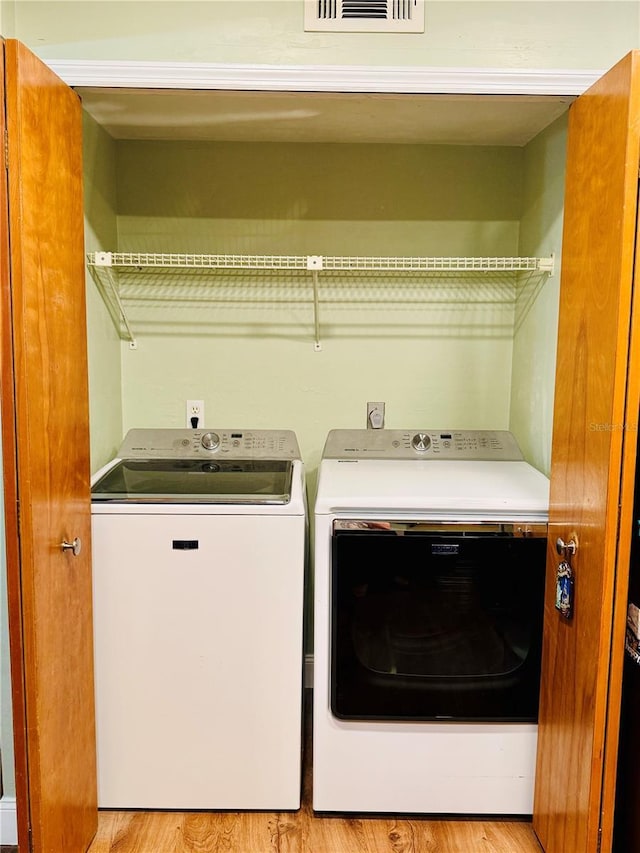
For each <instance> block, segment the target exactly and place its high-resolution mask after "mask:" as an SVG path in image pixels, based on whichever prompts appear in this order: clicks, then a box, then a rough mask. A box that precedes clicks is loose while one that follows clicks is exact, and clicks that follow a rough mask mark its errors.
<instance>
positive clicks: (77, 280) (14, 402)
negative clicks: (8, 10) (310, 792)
mask: <svg viewBox="0 0 640 853" xmlns="http://www.w3.org/2000/svg"><path fill="white" fill-rule="evenodd" d="M1 44H2V65H3V68H2V71H3V73H2V75H1V78H2V81H3V82H2V86H3V95H4V98H3V104H4V105H3V111H2V116H3V118H2V131H3V138H4V139H5V142H6V144H5V145H3V153H2V160H3V162H2V167H3V168H2V173H1V181H2V190H1V192H2V206H1V211H2V213H1V215H2V228H1V233H2V237H1V240H2V243H1V247H0V248H1V252H0V258H1V260H0V272H1V286H2V290H1V293H2V297H1V298H2V305H1V348H0V354H1V359H2V361H1V368H2V370H1V382H2V387H1V396H0V399H1V405H2V436H3V463H4V488H5V505H6V518H5V528H6V538H7V583H8V596H9V630H10V637H11V664H12V687H13V694H14V727H15V729H16V794H17V808H18V835H19V837H18V840H19V844H20V850H21V851H22V850H24V851H27V850H28V849H29V845H31V849H32V850H33V851H35V853H83V851H85V850H86V849H87V848H88V846H89V844H90V842H91V839H92V837H93V835H94V834H95V830H96V827H97V805H96V804H97V795H96V763H95V754H96V750H95V717H94V692H93V628H92V608H91V514H90V509H91V505H90V489H89V479H90V463H89V424H88V411H89V409H88V392H87V354H86V316H85V275H84V234H83V229H84V218H83V190H82V186H83V181H82V118H81V106H80V101H79V99H78V97H77V96H76V94H75V93H74V92H73V91H72V90H71V89H70V88H69V87H68V86H66V85H64V84H63V83H62V82H61V81H60V80H59V79H58V78H57V77H56V76H55V75H54V74H53V72H51V71H50V69H48V68H47V67H46V66H45V65H44V64H43V63H42V62H40V60H38V59H37V58H36V57H35V56H33V54H31V53H30V52H29V51H28V50H27V49H26V48H25V47H24V46H23V45H21V44H20V43H19V42H16V41H14V40H7V41H4V42H2V43H1ZM76 539H77V540H79V541H80V543H81V546H80V549H79V553H77V555H76V554H74V551H73V550H72V549H71V548H68V549H66V550H63V548H62V543H63V542H64V541H66V542H68V543H69V544H72V543H73V541H74V540H76ZM75 550H76V551H78V546H77V545H76V549H75Z"/></svg>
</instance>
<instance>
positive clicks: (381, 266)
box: [87, 252, 554, 350]
mask: <svg viewBox="0 0 640 853" xmlns="http://www.w3.org/2000/svg"><path fill="white" fill-rule="evenodd" d="M87 265H88V267H89V270H90V272H91V274H92V276H93V278H94V279H95V281H96V284H97V285H98V288H99V290H100V292H101V294H102V296H103V298H104V300H105V303H106V305H107V308H108V309H109V312H110V314H111V317H112V319H113V321H114V323H115V325H116V328H117V329H118V331H119V333H120V335H121V337H123V338H124V339H125V340H128V341H129V342H130V345H131V346H132V348H135V346H136V341H135V336H134V333H133V329H132V327H131V323H130V320H129V317H128V315H127V303H128V301H131V302H133V301H137V304H140V301H141V300H143V299H144V298H145V297H144V296H143V293H144V292H146V293H147V294H149V293H152V292H155V295H156V298H157V299H159V300H161V301H167V302H169V301H171V292H172V290H173V292H174V294H175V293H178V294H179V295H178V296H176V297H175V298H176V299H178V298H179V299H180V300H181V301H182V302H185V301H186V302H188V301H192V302H193V301H196V302H200V303H202V302H207V303H215V302H227V303H228V302H236V303H237V302H243V301H255V300H256V297H255V295H254V296H251V297H247V296H246V288H247V282H246V280H245V281H244V283H243V284H242V285H239V284H238V282H237V281H236V287H239V286H241V287H244V288H245V296H244V297H243V296H242V295H240V296H238V294H236V296H235V297H234V298H230V297H229V296H228V295H226V296H225V295H224V293H223V295H220V293H221V291H220V281H221V279H220V277H219V276H215V275H214V274H215V273H216V271H221V272H222V273H226V274H227V275H229V274H233V273H234V272H235V274H236V275H240V276H241V274H242V272H243V271H261V270H263V271H267V272H268V271H272V272H281V273H284V274H287V272H288V273H289V274H292V273H295V272H296V271H299V272H302V273H303V274H305V275H307V276H309V278H308V279H307V282H308V284H307V287H306V295H305V294H304V293H303V295H302V297H301V296H300V291H299V289H298V291H297V292H296V294H292V296H291V301H292V302H300V301H303V302H309V303H312V304H313V315H314V330H315V342H314V345H315V348H316V349H318V350H319V349H321V344H320V325H319V313H320V311H319V309H320V304H321V303H322V302H341V301H343V298H342V297H341V296H337V295H336V293H335V281H336V279H335V275H334V274H335V273H344V277H343V278H341V279H340V280H341V281H342V280H345V281H346V279H347V276H348V274H349V273H351V274H352V275H355V276H356V278H357V277H358V276H362V275H364V274H365V273H367V272H370V273H389V274H395V275H399V274H400V275H401V274H405V276H406V275H407V274H411V273H418V274H421V275H425V274H426V275H427V277H428V275H429V274H430V273H431V274H439V275H440V276H444V277H446V279H447V280H448V281H451V280H452V279H453V278H454V277H455V278H456V280H459V279H466V278H467V277H468V274H470V273H478V274H481V275H487V274H491V273H493V274H495V275H496V276H497V277H498V278H501V277H502V276H503V275H509V276H510V278H509V279H508V280H509V281H514V280H515V278H517V277H519V276H520V274H528V276H532V275H536V274H539V275H552V274H553V271H554V257H553V255H552V256H550V257H546V258H534V257H468V258H467V257H441V258H436V257H402V256H399V257H383V256H379V257H378V256H327V255H236V254H224V255H205V254H173V253H135V252H133V253H132V252H92V253H90V254H88V255H87ZM208 273H210V274H212V275H211V277H210V276H209V275H208ZM320 273H323V274H328V275H327V278H328V280H331V281H332V282H333V283H334V284H333V294H331V293H329V294H328V295H325V297H324V298H322V297H321V294H320ZM181 274H182V275H181ZM393 277H394V276H393V275H392V278H393ZM514 277H515V278H514ZM367 280H370V277H367ZM374 280H375V279H374ZM240 281H242V278H241V279H240ZM168 282H170V283H171V284H170V285H169V284H168ZM203 282H204V284H203ZM194 287H197V291H198V292H197V295H196V296H195V298H194V297H193V296H191V297H189V298H186V297H185V295H184V293H185V289H186V290H188V289H190V288H194ZM147 298H148V297H147ZM259 298H260V299H262V300H266V301H273V302H274V303H278V302H281V301H286V298H285V299H284V300H283V299H282V297H281V296H276V295H275V294H270V293H269V290H268V288H267V289H266V290H263V291H262V293H261V295H260V297H259ZM393 298H394V299H395V296H394V297H393ZM347 301H348V300H347Z"/></svg>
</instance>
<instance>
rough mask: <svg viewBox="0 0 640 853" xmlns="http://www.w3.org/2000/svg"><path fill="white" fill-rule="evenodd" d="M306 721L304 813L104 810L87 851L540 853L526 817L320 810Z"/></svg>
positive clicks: (191, 852)
mask: <svg viewBox="0 0 640 853" xmlns="http://www.w3.org/2000/svg"><path fill="white" fill-rule="evenodd" d="M305 692H307V691H305ZM310 704H311V703H310V702H308V703H307V705H308V706H310ZM306 719H307V725H306V729H307V737H306V738H305V754H304V779H303V804H302V808H301V809H300V811H298V812H279V813H273V812H140V811H118V812H111V811H101V812H100V820H99V826H98V834H97V835H96V838H95V840H94V842H93V844H92V845H91V847H90V848H89V853H541V851H542V848H541V847H540V845H539V844H538V841H537V840H536V837H535V834H534V832H533V829H532V828H531V824H530V823H529V822H528V821H525V820H522V821H512V820H500V821H486V820H453V819H448V820H432V819H429V818H426V817H425V818H422V817H415V816H413V817H407V818H405V817H389V816H385V817H365V816H362V815H359V816H352V815H344V816H335V815H331V816H319V815H315V814H314V813H313V810H312V808H311V761H312V757H311V744H310V721H309V715H308V714H307V715H306Z"/></svg>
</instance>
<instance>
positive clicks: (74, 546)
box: [60, 536, 82, 557]
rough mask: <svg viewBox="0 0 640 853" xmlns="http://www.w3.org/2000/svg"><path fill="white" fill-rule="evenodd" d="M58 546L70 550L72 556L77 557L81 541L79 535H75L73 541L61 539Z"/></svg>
mask: <svg viewBox="0 0 640 853" xmlns="http://www.w3.org/2000/svg"><path fill="white" fill-rule="evenodd" d="M60 547H61V548H62V550H63V551H72V552H73V556H74V557H77V556H78V554H79V553H80V551H81V549H82V541H81V540H80V537H79V536H76V538H75V539H74V540H73V542H67V540H66V539H63V540H62V542H61V543H60Z"/></svg>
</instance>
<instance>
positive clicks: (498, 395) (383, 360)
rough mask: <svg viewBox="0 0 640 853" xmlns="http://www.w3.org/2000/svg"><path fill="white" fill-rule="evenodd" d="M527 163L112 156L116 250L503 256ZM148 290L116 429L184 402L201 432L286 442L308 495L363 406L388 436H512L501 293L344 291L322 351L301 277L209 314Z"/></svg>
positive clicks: (397, 285) (450, 152)
mask: <svg viewBox="0 0 640 853" xmlns="http://www.w3.org/2000/svg"><path fill="white" fill-rule="evenodd" d="M522 163H523V152H522V149H519V148H474V147H454V146H450V147H446V146H413V145H313V144H306V145H293V144H291V145H280V144H268V145H267V144H242V145H237V144H235V145H234V144H207V143H193V144H191V143H153V142H120V143H118V146H117V181H118V248H119V249H120V250H122V251H142V252H147V251H149V252H161V251H162V252H207V253H235V252H238V253H244V254H253V253H256V254H262V253H268V254H281V253H282V254H303V255H306V254H324V255H474V254H480V255H514V254H517V251H518V235H519V220H520V216H521V206H522V194H521V182H522ZM327 279H328V277H327V276H323V275H322V274H321V278H320V281H321V285H322V283H323V282H326V281H327ZM221 281H222V280H221ZM160 283H161V288H155V289H153V288H152V289H150V290H149V291H148V293H147V294H146V295H147V297H148V296H153V295H155V296H156V297H157V298H155V299H151V301H148V300H147V299H145V300H144V301H141V302H140V307H139V308H134V309H133V310H132V312H131V321H132V324H133V327H134V329H135V330H137V332H139V338H138V349H137V350H136V351H130V350H129V349H128V348H123V355H122V368H123V369H122V376H123V425H124V428H125V430H126V429H128V428H130V427H134V426H138V427H143V426H147V427H151V426H167V427H181V426H184V401H185V400H186V399H187V398H197V399H204V401H205V411H206V421H207V424H208V425H210V426H222V427H224V426H238V427H245V428H246V427H288V428H292V429H295V430H296V432H297V434H298V437H299V440H300V443H301V446H302V450H303V455H304V458H305V462H306V464H307V468H308V471H309V474H310V477H311V478H312V479H313V473H314V470H315V467H316V465H317V463H318V460H319V456H320V453H321V450H322V446H323V444H324V439H325V437H326V433H327V431H328V430H329V429H331V428H334V427H364V426H365V425H366V417H365V416H366V402H367V400H384V401H385V402H386V404H387V421H386V425H387V426H388V427H410V426H416V427H419V426H436V427H437V426H451V427H453V426H455V427H458V428H463V427H468V428H474V427H475V428H482V427H498V428H500V427H502V428H507V427H508V421H509V400H510V384H511V350H512V325H513V295H514V294H513V292H512V291H511V290H510V289H509V288H507V289H505V288H504V287H502V288H501V287H500V286H499V285H497V284H496V283H495V282H494V281H492V280H488V279H487V278H486V277H483V278H480V279H477V280H476V281H475V282H471V283H469V284H468V285H463V286H460V285H459V284H455V283H453V284H452V283H451V282H450V281H448V280H447V281H440V282H435V283H429V281H428V280H426V279H425V278H424V277H423V276H420V275H416V276H414V277H413V279H411V280H410V281H402V280H400V281H398V280H397V279H395V278H394V277H393V276H389V275H387V276H382V277H380V276H377V277H362V278H358V279H354V278H352V277H351V278H350V277H339V278H338V279H337V280H335V281H332V282H331V284H330V287H327V289H324V288H321V295H322V296H324V295H325V294H328V293H329V292H330V293H333V294H335V295H337V296H339V297H340V298H344V297H347V298H349V299H352V300H353V301H352V302H350V303H349V304H344V303H341V304H333V303H327V304H322V305H321V313H320V317H321V338H322V351H321V352H315V351H314V348H313V331H314V330H313V315H312V304H311V279H310V277H309V276H308V275H306V274H305V276H304V279H303V281H302V282H298V281H296V282H292V281H291V280H290V279H289V278H288V277H282V278H277V279H273V280H270V282H269V284H266V283H265V278H264V277H263V276H261V275H258V276H256V275H255V274H250V273H249V274H245V275H244V276H243V277H241V278H239V279H238V281H237V282H236V287H238V286H241V288H244V289H241V292H242V293H243V294H244V293H247V292H249V293H256V297H257V298H256V299H254V300H252V301H251V302H249V303H245V304H243V305H240V306H239V305H237V304H233V303H231V302H224V303H220V304H217V305H215V306H214V307H212V308H208V307H206V306H204V305H198V306H197V308H192V307H189V306H188V304H187V305H185V304H184V303H183V302H181V301H180V299H178V302H177V305H176V304H173V305H172V304H171V303H169V304H167V303H166V302H163V301H161V300H160V298H159V296H172V297H174V298H175V297H180V295H181V292H180V288H179V285H178V283H177V281H175V280H170V279H167V278H163V279H162V280H161V282H160ZM217 293H218V295H220V296H225V295H226V296H231V297H232V296H234V295H237V293H238V290H235V291H234V290H233V288H231V289H229V286H228V284H226V283H221V284H220V286H219V289H218V291H217ZM141 295H142V293H141ZM297 298H303V299H305V300H306V301H305V302H303V303H301V302H297V301H296V299H297ZM278 300H282V301H278ZM407 300H412V301H407Z"/></svg>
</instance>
